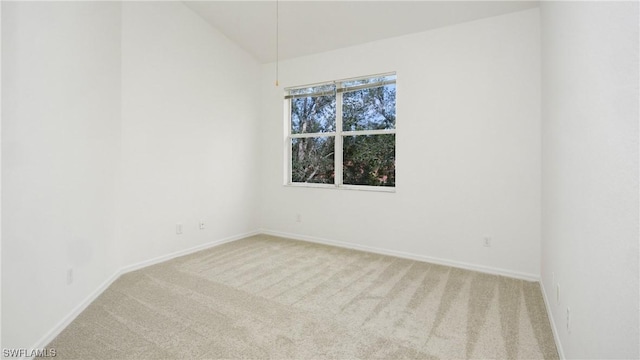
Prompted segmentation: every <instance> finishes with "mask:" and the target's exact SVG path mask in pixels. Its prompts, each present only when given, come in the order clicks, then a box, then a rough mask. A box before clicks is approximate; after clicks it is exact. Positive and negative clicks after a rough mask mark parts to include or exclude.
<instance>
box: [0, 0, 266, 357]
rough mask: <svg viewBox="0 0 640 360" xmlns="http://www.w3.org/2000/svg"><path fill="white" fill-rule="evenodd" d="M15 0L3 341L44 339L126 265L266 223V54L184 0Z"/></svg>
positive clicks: (7, 48)
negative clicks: (261, 135) (258, 57)
mask: <svg viewBox="0 0 640 360" xmlns="http://www.w3.org/2000/svg"><path fill="white" fill-rule="evenodd" d="M2 7H3V19H2V20H3V22H2V42H3V58H2V73H3V83H2V94H3V97H2V103H3V105H4V107H3V109H2V117H3V120H4V121H3V124H2V166H3V167H2V183H3V188H2V210H3V211H2V222H3V225H4V226H3V227H2V241H3V243H2V245H3V252H2V290H3V291H2V296H3V297H2V306H3V307H2V328H3V333H2V336H3V338H2V343H3V347H7V348H31V347H33V346H44V345H45V344H46V342H47V341H48V340H51V336H54V335H55V334H56V332H57V331H59V330H61V327H60V326H61V325H64V323H65V321H68V320H70V319H71V318H72V316H73V315H74V314H77V309H81V308H82V306H83V305H86V304H87V302H86V301H85V300H87V299H89V300H91V296H92V295H94V294H95V292H96V291H100V290H101V285H102V284H104V283H105V282H106V283H107V284H108V281H110V279H114V276H115V275H117V274H118V273H119V271H120V269H122V268H123V267H126V266H129V265H132V264H136V263H140V262H145V261H149V260H150V259H153V258H156V257H162V256H167V255H169V254H172V253H176V252H180V251H184V250H186V249H189V248H193V247H196V246H201V245H205V244H207V243H211V242H215V241H217V240H221V239H224V238H228V237H233V236H238V235H242V234H245V233H248V232H251V231H255V230H256V229H257V221H256V215H257V211H256V209H255V204H256V203H257V202H258V200H257V196H256V190H257V189H256V176H257V161H258V159H257V157H256V155H255V153H256V151H257V148H256V143H257V140H256V138H257V111H258V107H259V102H258V96H259V82H260V80H259V78H260V66H259V65H258V63H257V62H256V61H255V60H253V59H252V58H251V57H250V56H249V55H247V54H246V53H245V52H243V51H242V50H240V49H239V48H238V47H237V46H236V45H234V44H233V43H232V42H231V41H230V40H228V39H227V38H225V37H224V36H222V35H221V34H220V33H219V32H218V31H216V30H214V29H213V28H211V27H210V26H209V25H207V24H206V23H205V22H204V21H203V20H202V19H201V18H199V17H198V16H197V15H195V14H194V13H193V12H192V11H191V10H189V9H188V8H186V7H185V6H184V5H183V4H182V3H179V2H162V3H160V2H157V3H123V4H119V3H115V2H55V3H53V2H51V3H46V2H37V3H36V2H22V3H18V2H3V4H2ZM199 220H203V221H205V223H206V229H205V230H198V229H197V223H198V221H199ZM177 222H181V223H183V224H184V234H183V235H181V236H177V235H176V234H175V224H176V223H177ZM69 267H73V269H74V277H75V280H74V282H73V284H71V285H67V284H66V273H67V269H68V268H69Z"/></svg>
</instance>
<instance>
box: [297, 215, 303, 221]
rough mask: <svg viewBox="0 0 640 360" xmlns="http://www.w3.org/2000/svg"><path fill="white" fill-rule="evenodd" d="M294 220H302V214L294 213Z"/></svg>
mask: <svg viewBox="0 0 640 360" xmlns="http://www.w3.org/2000/svg"><path fill="white" fill-rule="evenodd" d="M296 222H302V215H300V214H296Z"/></svg>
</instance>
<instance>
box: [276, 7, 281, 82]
mask: <svg viewBox="0 0 640 360" xmlns="http://www.w3.org/2000/svg"><path fill="white" fill-rule="evenodd" d="M279 63H280V1H279V0H276V86H278V85H279V84H278V75H279V74H278V73H279V70H280V69H279V65H280V64H279Z"/></svg>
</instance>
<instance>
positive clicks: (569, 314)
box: [567, 307, 571, 334]
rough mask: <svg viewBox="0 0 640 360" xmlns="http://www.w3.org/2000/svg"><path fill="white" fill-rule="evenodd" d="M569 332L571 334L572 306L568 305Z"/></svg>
mask: <svg viewBox="0 0 640 360" xmlns="http://www.w3.org/2000/svg"><path fill="white" fill-rule="evenodd" d="M567 332H568V333H569V334H571V308H569V307H567Z"/></svg>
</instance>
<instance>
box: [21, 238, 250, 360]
mask: <svg viewBox="0 0 640 360" xmlns="http://www.w3.org/2000/svg"><path fill="white" fill-rule="evenodd" d="M259 233H260V232H259V231H250V232H247V233H244V234H238V235H234V236H230V237H226V238H224V239H220V240H215V241H211V242H208V243H206V244H202V245H198V246H194V247H191V248H188V249H184V250H180V251H176V252H173V253H171V254H167V255H162V256H158V257H155V258H153V259H150V260H145V261H141V262H139V263H136V264H131V265H128V266H125V267H123V268H121V269H120V270H118V271H116V272H115V273H114V274H113V275H111V277H109V278H108V279H107V280H106V281H105V282H103V283H102V284H101V285H100V286H98V288H97V289H96V290H94V291H93V292H92V293H91V294H89V296H87V297H86V298H85V299H84V300H83V301H82V302H81V303H80V304H78V306H76V307H75V308H74V309H73V310H71V312H70V313H69V314H68V315H67V316H65V317H64V318H63V319H62V320H61V321H60V322H59V323H58V324H56V326H54V327H53V329H51V330H50V331H49V332H48V333H47V334H46V335H45V336H43V337H42V338H41V339H40V340H39V341H38V342H37V343H36V344H35V345H34V346H32V347H31V348H30V349H43V348H45V347H46V346H47V345H48V344H49V343H50V342H51V341H53V339H55V338H56V336H58V335H59V334H60V333H61V332H62V330H64V329H65V328H66V327H67V326H69V324H71V322H72V321H73V320H75V318H76V317H78V315H80V314H81V313H82V312H83V311H84V310H85V309H86V308H87V307H88V306H89V305H90V304H91V303H92V302H93V301H94V300H95V299H97V298H98V296H100V294H102V293H103V292H104V291H105V290H106V289H107V288H108V287H109V286H111V284H113V282H114V281H116V280H118V278H119V277H120V276H122V275H124V274H126V273H128V272H131V271H135V270H139V269H142V268H144V267H147V266H151V265H155V264H158V263H161V262H164V261H167V260H171V259H174V258H177V257H180V256H184V255H189V254H192V253H195V252H198V251H201V250H204V249H208V248H212V247H215V246H219V245H222V244H225V243H228V242H231V241H235V240H240V239H244V238H246V237H249V236H253V235H258V234H259Z"/></svg>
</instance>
